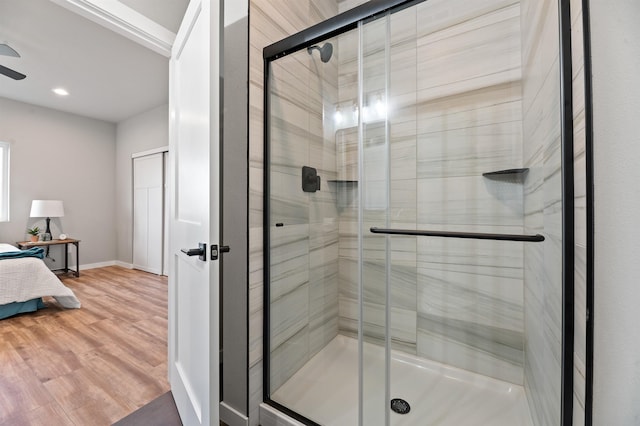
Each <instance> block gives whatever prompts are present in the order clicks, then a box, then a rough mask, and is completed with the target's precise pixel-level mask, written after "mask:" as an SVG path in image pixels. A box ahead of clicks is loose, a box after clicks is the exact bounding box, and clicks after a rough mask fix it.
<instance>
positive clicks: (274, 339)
mask: <svg viewBox="0 0 640 426" xmlns="http://www.w3.org/2000/svg"><path fill="white" fill-rule="evenodd" d="M308 317H309V284H308V283H305V284H303V285H301V286H299V287H297V288H296V289H295V290H293V291H291V292H289V293H287V294H284V295H283V296H282V297H280V298H278V299H276V300H274V301H273V302H272V303H271V310H270V322H269V325H270V327H271V335H270V338H271V343H270V346H271V350H272V351H273V350H274V349H275V348H277V347H278V346H280V345H282V344H283V343H285V342H286V341H287V340H288V339H290V338H291V337H292V336H294V335H295V334H296V333H298V332H299V331H300V330H302V329H303V328H306V327H307V324H308Z"/></svg>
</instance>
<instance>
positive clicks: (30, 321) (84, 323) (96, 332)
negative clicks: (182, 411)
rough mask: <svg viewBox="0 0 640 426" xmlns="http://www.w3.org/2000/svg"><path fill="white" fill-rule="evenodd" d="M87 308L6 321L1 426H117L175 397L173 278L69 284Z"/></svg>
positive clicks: (117, 271) (91, 276) (84, 277)
mask: <svg viewBox="0 0 640 426" xmlns="http://www.w3.org/2000/svg"><path fill="white" fill-rule="evenodd" d="M63 282H64V283H65V285H66V286H68V287H69V288H71V289H72V290H73V291H74V292H75V294H76V296H77V297H78V298H79V299H80V302H81V303H82V308H81V309H72V310H65V309H62V308H60V307H59V306H58V305H57V304H56V303H55V301H54V299H49V298H45V303H46V304H47V306H48V308H47V309H43V310H41V311H38V312H35V313H30V314H23V315H20V316H17V317H13V318H8V319H5V320H2V321H0V426H9V425H11V426H16V425H48V426H55V425H78V426H86V425H91V426H100V425H111V424H112V423H114V422H116V421H117V420H120V419H121V418H123V417H125V416H127V415H128V414H130V413H132V412H133V411H135V410H136V409H138V408H139V407H141V406H143V405H145V404H147V403H149V402H150V401H152V400H154V399H155V398H157V397H159V396H160V395H162V394H164V393H165V392H167V391H168V390H169V384H168V383H167V278H166V277H159V276H156V275H153V274H148V273H145V272H140V271H133V270H128V269H124V268H120V267H117V266H111V267H106V268H99V269H91V270H86V271H82V273H81V276H80V277H79V278H64V279H63Z"/></svg>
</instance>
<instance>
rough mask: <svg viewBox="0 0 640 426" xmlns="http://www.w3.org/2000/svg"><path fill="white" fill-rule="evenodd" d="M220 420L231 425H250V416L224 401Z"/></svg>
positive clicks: (221, 405) (221, 404) (221, 406)
mask: <svg viewBox="0 0 640 426" xmlns="http://www.w3.org/2000/svg"><path fill="white" fill-rule="evenodd" d="M220 420H222V421H223V422H225V423H226V424H228V425H229V426H249V417H247V416H245V415H244V414H242V413H241V412H239V411H238V410H236V409H235V408H232V407H230V406H229V405H227V404H225V403H224V402H221V403H220Z"/></svg>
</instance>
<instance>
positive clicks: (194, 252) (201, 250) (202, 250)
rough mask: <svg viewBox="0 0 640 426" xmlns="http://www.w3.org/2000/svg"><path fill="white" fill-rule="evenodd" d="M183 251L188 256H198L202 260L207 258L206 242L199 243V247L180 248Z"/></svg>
mask: <svg viewBox="0 0 640 426" xmlns="http://www.w3.org/2000/svg"><path fill="white" fill-rule="evenodd" d="M180 251H181V252H183V253H184V254H186V255H187V256H198V258H199V259H200V260H205V261H206V260H207V254H206V253H207V244H206V243H198V248H192V249H180Z"/></svg>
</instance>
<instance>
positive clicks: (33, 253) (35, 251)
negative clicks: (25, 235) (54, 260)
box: [0, 247, 44, 260]
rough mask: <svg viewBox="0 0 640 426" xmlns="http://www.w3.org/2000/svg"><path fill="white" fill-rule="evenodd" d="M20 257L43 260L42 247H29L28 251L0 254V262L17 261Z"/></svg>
mask: <svg viewBox="0 0 640 426" xmlns="http://www.w3.org/2000/svg"><path fill="white" fill-rule="evenodd" d="M21 257H37V258H38V259H44V249H43V248H42V247H31V248H30V249H28V250H17V251H5V252H2V253H0V260H2V259H18V258H21Z"/></svg>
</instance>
